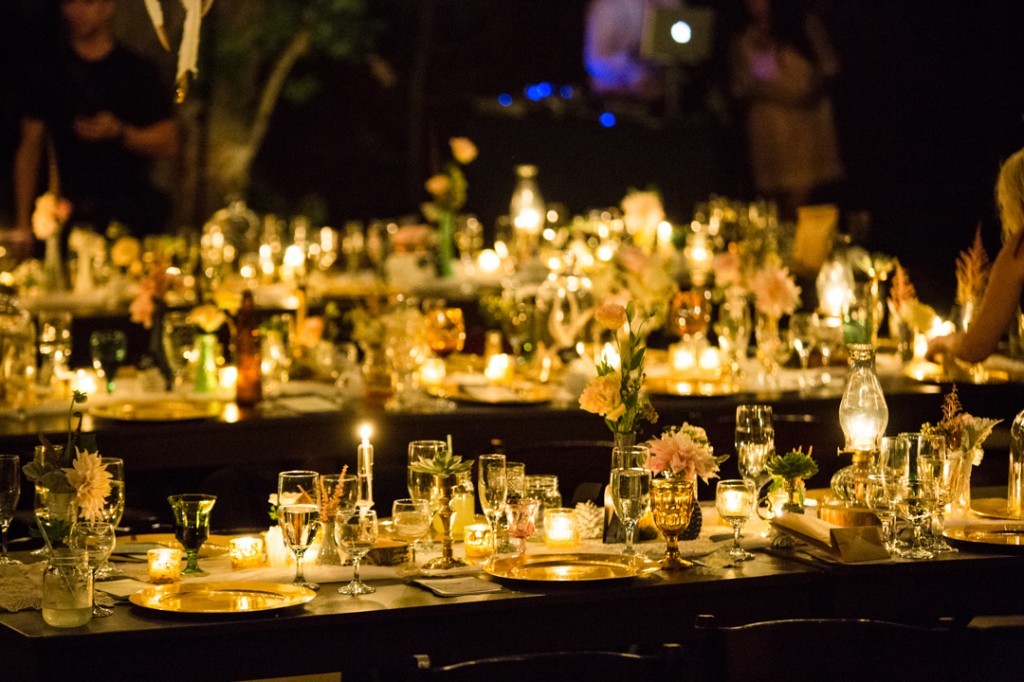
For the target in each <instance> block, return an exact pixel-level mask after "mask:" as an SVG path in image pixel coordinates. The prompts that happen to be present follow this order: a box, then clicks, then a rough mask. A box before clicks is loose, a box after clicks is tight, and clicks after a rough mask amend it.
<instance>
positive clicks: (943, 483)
mask: <svg viewBox="0 0 1024 682" xmlns="http://www.w3.org/2000/svg"><path fill="white" fill-rule="evenodd" d="M927 440H928V443H927V444H926V445H925V446H923V447H921V448H920V449H919V454H918V467H920V468H921V470H922V472H923V476H924V477H925V478H930V479H933V480H934V481H935V492H936V496H937V501H936V505H935V511H934V512H933V514H932V520H931V523H929V524H928V526H927V528H926V533H925V537H924V546H925V548H926V549H929V550H931V551H932V552H937V553H956V552H958V551H959V550H957V548H956V547H953V546H952V545H950V544H949V543H948V542H946V540H945V539H944V538H943V537H942V531H943V527H944V526H945V518H946V505H947V504H949V499H950V495H951V493H952V491H953V489H954V487H955V486H956V484H957V482H958V481H959V478H960V472H961V469H962V467H963V466H971V465H970V464H969V463H967V464H965V463H964V458H965V456H966V455H967V453H965V452H963V451H960V452H952V451H950V450H949V449H948V448H947V447H945V439H944V438H942V437H941V436H930V437H928V439H927Z"/></svg>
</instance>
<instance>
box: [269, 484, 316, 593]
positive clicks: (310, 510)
mask: <svg viewBox="0 0 1024 682" xmlns="http://www.w3.org/2000/svg"><path fill="white" fill-rule="evenodd" d="M319 480H320V474H318V473H317V472H315V471H305V470H301V469H300V470H292V471H282V472H281V473H279V474H278V475H277V523H278V525H279V526H280V527H281V533H282V535H283V536H284V541H285V544H287V545H288V548H289V549H290V550H291V551H292V553H293V554H295V579H294V580H293V581H292V584H294V585H301V586H302V587H308V588H309V589H311V590H318V589H320V586H319V585H317V584H316V583H314V582H310V581H308V580H306V577H305V576H304V575H303V566H302V558H303V555H304V554H305V553H306V550H307V549H309V546H310V545H311V544H312V543H313V538H314V537H316V533H317V531H318V530H319V529H320V495H319V485H318V483H319Z"/></svg>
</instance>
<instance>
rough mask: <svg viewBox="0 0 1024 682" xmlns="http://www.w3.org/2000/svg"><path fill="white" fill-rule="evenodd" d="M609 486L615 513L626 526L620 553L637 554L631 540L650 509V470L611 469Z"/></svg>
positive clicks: (635, 468)
mask: <svg viewBox="0 0 1024 682" xmlns="http://www.w3.org/2000/svg"><path fill="white" fill-rule="evenodd" d="M611 487H612V504H613V505H614V506H615V513H616V515H618V517H619V520H620V521H622V525H623V526H625V527H626V547H625V548H624V549H623V550H622V553H623V554H626V555H628V556H638V555H639V554H640V552H639V551H638V550H637V549H636V548H635V547H633V542H634V540H635V539H636V529H637V526H638V525H639V523H640V519H642V518H643V517H644V514H646V513H647V512H648V511H650V509H651V472H650V470H649V469H643V468H640V467H630V468H628V469H625V468H624V469H612V479H611Z"/></svg>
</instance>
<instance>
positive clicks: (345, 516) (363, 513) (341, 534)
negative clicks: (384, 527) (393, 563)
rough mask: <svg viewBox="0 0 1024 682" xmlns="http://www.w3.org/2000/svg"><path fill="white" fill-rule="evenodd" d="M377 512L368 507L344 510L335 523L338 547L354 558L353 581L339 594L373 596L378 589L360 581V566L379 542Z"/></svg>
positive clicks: (342, 588) (339, 590)
mask: <svg viewBox="0 0 1024 682" xmlns="http://www.w3.org/2000/svg"><path fill="white" fill-rule="evenodd" d="M377 532H378V531H377V512H375V511H374V510H372V509H367V508H366V507H359V508H357V509H342V510H340V511H338V515H337V516H336V517H335V521H334V537H335V539H336V540H337V541H338V547H340V548H341V549H342V551H343V552H345V553H346V554H348V555H349V556H350V557H351V558H352V581H351V582H350V583H348V584H347V585H344V586H342V587H339V588H338V593H339V594H348V595H351V596H353V597H354V596H356V595H360V594H372V593H374V592H376V591H377V588H375V587H371V586H370V585H367V584H366V583H364V582H363V581H362V580H360V579H359V564H360V562H362V560H363V557H364V556H366V555H367V554H368V553H369V551H370V550H371V549H373V545H374V544H375V543H376V542H377Z"/></svg>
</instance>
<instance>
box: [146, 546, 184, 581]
mask: <svg viewBox="0 0 1024 682" xmlns="http://www.w3.org/2000/svg"><path fill="white" fill-rule="evenodd" d="M146 559H147V560H148V561H149V582H151V583H154V584H157V585H163V584H167V583H176V582H178V578H179V577H180V576H181V550H180V549H170V548H161V549H151V550H149V551H148V552H146Z"/></svg>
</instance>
